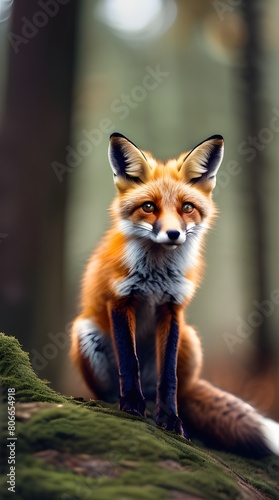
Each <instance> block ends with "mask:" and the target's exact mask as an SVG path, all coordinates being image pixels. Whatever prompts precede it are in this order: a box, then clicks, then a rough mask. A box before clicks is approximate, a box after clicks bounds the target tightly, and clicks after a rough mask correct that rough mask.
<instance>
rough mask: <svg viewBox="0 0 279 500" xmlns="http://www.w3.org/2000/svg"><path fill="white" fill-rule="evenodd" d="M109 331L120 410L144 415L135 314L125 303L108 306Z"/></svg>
mask: <svg viewBox="0 0 279 500" xmlns="http://www.w3.org/2000/svg"><path fill="white" fill-rule="evenodd" d="M110 318H111V329H112V334H113V339H114V345H115V350H116V358H117V364H118V374H119V385H120V410H123V411H126V412H128V413H132V414H134V415H144V414H145V399H144V397H143V394H142V390H141V384H140V371H139V362H138V358H137V354H136V342H135V328H136V324H135V312H134V308H133V307H132V306H131V305H129V304H128V302H127V301H121V302H114V303H112V304H110Z"/></svg>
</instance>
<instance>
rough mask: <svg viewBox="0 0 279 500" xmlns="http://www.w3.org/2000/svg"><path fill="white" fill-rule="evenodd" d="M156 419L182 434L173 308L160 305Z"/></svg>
mask: <svg viewBox="0 0 279 500" xmlns="http://www.w3.org/2000/svg"><path fill="white" fill-rule="evenodd" d="M157 318H158V319H157V325H158V326H157V332H156V354H157V372H158V386H157V417H156V423H157V425H159V426H160V427H162V428H163V429H166V430H168V431H175V432H176V433H177V434H181V435H184V432H183V426H182V421H181V420H180V418H179V417H178V414H177V348H178V337H179V327H178V320H177V315H176V308H175V306H173V305H172V304H164V305H163V306H160V307H158V309H157Z"/></svg>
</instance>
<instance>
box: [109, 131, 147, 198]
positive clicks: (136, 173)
mask: <svg viewBox="0 0 279 500" xmlns="http://www.w3.org/2000/svg"><path fill="white" fill-rule="evenodd" d="M108 157H109V162H110V166H111V169H112V171H113V175H114V183H115V185H116V186H117V187H118V189H120V190H121V191H124V190H125V189H127V188H128V187H130V186H131V182H132V183H133V182H134V183H135V182H146V181H147V180H148V178H149V173H150V167H149V165H148V163H147V160H146V158H145V156H144V154H143V153H142V152H141V151H140V150H139V149H138V148H137V146H136V145H135V144H133V143H132V142H131V141H129V139H127V138H126V137H124V135H122V134H119V133H117V132H115V133H114V134H111V136H110V144H109V150H108Z"/></svg>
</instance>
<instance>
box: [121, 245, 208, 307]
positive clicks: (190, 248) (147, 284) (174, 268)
mask: <svg viewBox="0 0 279 500" xmlns="http://www.w3.org/2000/svg"><path fill="white" fill-rule="evenodd" d="M197 243H198V242H197V239H196V238H195V239H192V238H189V239H188V240H186V242H185V243H184V244H183V245H181V246H178V247H177V248H176V249H175V250H168V249H164V248H161V246H157V245H154V244H153V245H152V244H150V243H149V244H143V243H142V242H139V240H131V241H130V242H129V243H128V245H127V249H126V252H125V256H124V260H125V264H126V265H127V266H128V268H129V273H128V276H127V277H126V278H124V279H122V280H121V281H119V282H117V284H116V291H117V293H118V295H120V296H122V297H128V296H138V297H144V298H146V299H148V301H150V302H151V303H154V304H156V305H159V304H164V303H166V302H172V303H175V304H182V303H183V302H185V300H186V299H187V298H190V297H191V296H192V295H193V292H194V284H193V283H192V281H190V280H189V279H187V278H185V274H186V273H187V270H188V269H190V267H192V266H193V264H194V263H195V259H196V255H197Z"/></svg>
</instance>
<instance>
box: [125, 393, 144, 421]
mask: <svg viewBox="0 0 279 500" xmlns="http://www.w3.org/2000/svg"><path fill="white" fill-rule="evenodd" d="M119 406H120V410H122V411H126V412H127V413H131V414H132V415H140V416H142V417H144V415H145V408H146V405H145V399H144V398H143V397H142V395H141V394H140V393H138V392H134V391H130V392H128V393H127V394H124V395H123V396H121V397H120V405H119Z"/></svg>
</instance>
